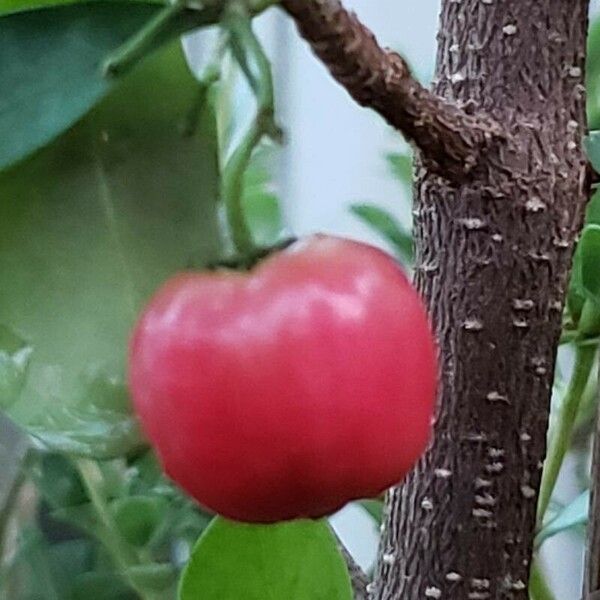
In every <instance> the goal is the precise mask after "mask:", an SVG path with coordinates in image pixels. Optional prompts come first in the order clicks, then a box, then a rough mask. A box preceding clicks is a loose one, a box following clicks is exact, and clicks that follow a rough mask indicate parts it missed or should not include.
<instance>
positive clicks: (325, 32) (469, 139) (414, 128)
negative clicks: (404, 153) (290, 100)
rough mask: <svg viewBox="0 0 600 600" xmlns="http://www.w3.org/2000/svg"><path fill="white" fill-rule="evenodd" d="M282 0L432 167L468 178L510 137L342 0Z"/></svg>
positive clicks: (354, 92) (328, 61) (360, 95)
mask: <svg viewBox="0 0 600 600" xmlns="http://www.w3.org/2000/svg"><path fill="white" fill-rule="evenodd" d="M281 4H282V6H283V7H284V9H285V10H286V11H287V12H288V13H289V14H290V15H291V16H292V17H293V18H294V19H295V20H296V23H297V25H298V29H299V31H300V33H301V35H302V36H303V37H304V38H305V39H306V40H307V41H308V42H309V43H310V44H311V47H312V49H313V51H314V52H315V54H317V56H318V57H319V58H320V59H321V60H322V61H323V63H324V64H325V65H326V66H327V67H328V68H329V70H330V71H331V73H332V75H333V76H334V77H335V79H336V80H337V81H338V82H339V83H341V84H342V85H343V86H344V87H345V88H346V90H347V91H348V92H349V93H350V95H351V96H352V97H353V98H354V99H355V100H356V101H357V102H358V103H359V104H361V105H362V106H368V107H370V108H372V109H374V110H376V111H377V112H378V113H379V114H381V115H382V116H383V117H384V118H385V119H386V120H387V121H388V123H390V124H391V125H393V126H394V127H395V128H396V129H398V130H399V131H401V132H402V133H403V134H404V135H405V136H406V137H407V138H408V139H409V140H410V141H412V142H414V144H415V145H416V146H418V147H419V148H420V150H421V152H422V155H423V156H424V157H425V158H426V159H427V160H428V166H429V168H430V169H432V170H436V171H437V172H440V173H443V174H444V176H445V177H447V178H451V179H456V180H458V181H462V180H463V179H465V177H466V176H467V175H468V174H469V173H471V172H472V171H474V170H475V168H476V167H477V166H478V165H479V164H480V163H481V162H482V159H483V158H484V157H485V154H486V152H487V149H488V148H489V147H493V146H494V145H495V143H496V142H497V141H500V140H501V139H502V138H503V137H504V132H503V131H502V129H501V128H500V126H499V125H498V124H497V123H495V122H494V121H492V120H491V119H490V118H489V117H487V116H482V115H476V114H471V112H469V111H467V110H463V109H462V108H460V107H459V106H458V105H457V104H456V103H454V102H445V101H444V100H443V99H442V98H441V97H440V96H438V95H436V94H432V93H431V92H430V91H429V90H427V89H425V88H424V87H423V86H422V85H421V84H420V83H419V82H418V81H417V80H416V79H414V78H413V77H412V75H411V73H410V69H409V67H408V65H407V63H406V61H405V60H404V59H403V58H402V57H401V56H400V55H398V54H397V53H395V52H392V51H390V50H384V49H382V48H381V47H380V46H379V44H378V43H377V40H376V39H375V37H374V36H373V34H372V33H371V32H370V31H369V30H368V29H367V28H366V27H365V26H364V25H363V24H362V23H360V21H359V20H358V19H357V18H356V16H355V15H354V14H352V13H349V12H347V11H346V10H344V8H343V7H342V5H341V3H340V2H339V0H282V1H281Z"/></svg>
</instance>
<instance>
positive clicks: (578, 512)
mask: <svg viewBox="0 0 600 600" xmlns="http://www.w3.org/2000/svg"><path fill="white" fill-rule="evenodd" d="M589 506H590V492H589V490H586V491H585V492H583V494H581V495H580V496H578V497H577V498H575V500H573V502H571V504H568V505H567V506H565V507H564V508H563V509H562V510H561V511H560V512H559V513H558V514H557V515H556V517H554V518H553V519H552V520H551V521H550V522H549V523H548V524H547V525H545V526H544V527H543V529H542V530H541V531H540V532H539V533H538V535H537V537H536V540H535V543H536V546H537V547H538V548H539V547H540V546H541V545H542V544H543V543H544V542H545V541H546V540H547V539H549V538H551V537H552V536H554V535H556V534H557V533H561V532H562V531H566V530H568V529H573V528H574V527H577V526H579V525H584V524H585V523H587V519H588V510H589Z"/></svg>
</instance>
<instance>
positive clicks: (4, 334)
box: [0, 326, 31, 409]
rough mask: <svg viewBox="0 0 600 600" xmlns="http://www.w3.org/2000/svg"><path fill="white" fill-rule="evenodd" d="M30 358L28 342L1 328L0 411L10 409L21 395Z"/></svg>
mask: <svg viewBox="0 0 600 600" xmlns="http://www.w3.org/2000/svg"><path fill="white" fill-rule="evenodd" d="M30 358H31V347H30V346H29V345H28V344H27V342H26V341H25V340H23V339H22V338H20V337H19V336H17V335H16V334H15V333H14V332H12V331H10V330H9V329H7V328H6V327H2V326H0V409H7V408H10V406H11V404H12V403H13V402H14V401H15V399H16V398H17V397H18V395H19V394H20V393H21V389H22V388H23V385H24V384H25V380H26V377H27V369H28V367H29V359H30Z"/></svg>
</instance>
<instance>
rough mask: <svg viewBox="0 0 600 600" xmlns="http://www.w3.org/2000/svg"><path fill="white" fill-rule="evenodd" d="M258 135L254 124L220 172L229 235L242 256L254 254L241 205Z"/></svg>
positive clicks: (257, 127)
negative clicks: (246, 174) (221, 173)
mask: <svg viewBox="0 0 600 600" xmlns="http://www.w3.org/2000/svg"><path fill="white" fill-rule="evenodd" d="M262 136H263V132H262V129H261V128H260V127H259V125H258V123H257V122H256V121H255V122H254V123H252V125H251V126H250V129H249V130H248V131H247V132H246V134H245V135H244V138H243V139H242V141H241V142H240V143H239V145H238V146H237V148H236V149H235V150H234V152H233V154H232V155H231V157H230V158H229V160H228V161H227V164H226V165H225V169H224V170H223V177H222V184H221V186H222V187H221V190H222V196H223V199H224V201H225V210H226V213H227V224H228V226H229V233H230V235H231V239H232V241H233V244H234V246H235V248H236V250H237V251H238V252H239V253H240V254H241V255H244V256H248V255H251V254H252V253H254V252H255V251H256V245H255V243H254V239H253V237H252V232H251V231H250V227H249V225H248V222H247V220H246V215H245V214H244V207H243V205H242V200H243V187H244V185H243V182H244V173H245V172H246V168H247V167H248V163H249V162H250V157H251V156H252V151H253V150H254V148H255V146H256V145H257V144H258V143H259V142H260V140H261V138H262Z"/></svg>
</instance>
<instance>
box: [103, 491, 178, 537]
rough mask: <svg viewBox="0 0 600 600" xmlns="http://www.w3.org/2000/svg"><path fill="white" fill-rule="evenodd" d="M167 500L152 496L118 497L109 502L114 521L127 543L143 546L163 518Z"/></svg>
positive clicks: (166, 508)
mask: <svg viewBox="0 0 600 600" xmlns="http://www.w3.org/2000/svg"><path fill="white" fill-rule="evenodd" d="M167 510H168V502H167V501H166V499H164V498H160V497H152V496H130V497H127V498H118V499H117V500H114V501H113V502H112V503H111V511H112V513H113V518H114V521H115V523H116V525H117V527H118V529H119V532H120V533H121V535H122V536H123V539H125V540H126V541H127V543H129V544H131V545H133V546H137V547H141V546H145V545H146V544H147V543H148V541H149V540H150V538H151V537H152V534H153V533H154V532H155V531H156V529H157V528H158V526H159V525H160V523H161V522H162V521H163V519H164V518H165V515H166V513H167Z"/></svg>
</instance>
